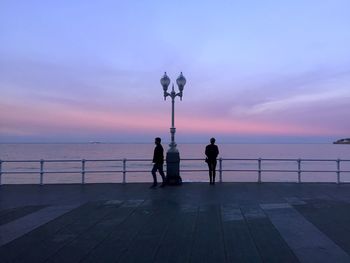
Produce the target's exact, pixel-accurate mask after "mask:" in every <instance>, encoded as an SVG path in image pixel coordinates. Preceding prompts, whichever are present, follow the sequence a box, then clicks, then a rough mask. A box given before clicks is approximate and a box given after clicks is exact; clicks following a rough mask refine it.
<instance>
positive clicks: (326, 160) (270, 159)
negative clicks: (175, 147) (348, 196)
mask: <svg viewBox="0 0 350 263" xmlns="http://www.w3.org/2000/svg"><path fill="white" fill-rule="evenodd" d="M83 160H84V161H85V162H122V161H123V160H124V159H58V160H55V159H48V160H46V159H42V161H44V162H81V161H83ZM125 160H126V161H128V162H151V161H152V159H125ZM204 160H205V158H183V159H180V161H204ZM218 160H219V159H218ZM221 160H223V161H258V160H261V161H291V162H292V161H293V162H294V161H295V162H297V161H302V162H303V161H306V162H335V161H338V160H339V161H340V162H350V159H299V158H295V159H292V158H288V159H285V158H221ZM40 161H41V160H1V162H3V163H18V162H27V163H30V162H40Z"/></svg>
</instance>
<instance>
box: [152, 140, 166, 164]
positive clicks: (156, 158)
mask: <svg viewBox="0 0 350 263" xmlns="http://www.w3.org/2000/svg"><path fill="white" fill-rule="evenodd" d="M153 162H154V163H157V164H163V163H164V149H163V146H162V145H161V144H157V146H156V147H155V148H154V154H153Z"/></svg>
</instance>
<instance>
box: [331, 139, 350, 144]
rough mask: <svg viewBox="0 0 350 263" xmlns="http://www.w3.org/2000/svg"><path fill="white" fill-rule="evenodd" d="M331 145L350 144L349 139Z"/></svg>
mask: <svg viewBox="0 0 350 263" xmlns="http://www.w3.org/2000/svg"><path fill="white" fill-rule="evenodd" d="M333 143H334V144H350V138H345V139H340V140H337V141H335V142H333Z"/></svg>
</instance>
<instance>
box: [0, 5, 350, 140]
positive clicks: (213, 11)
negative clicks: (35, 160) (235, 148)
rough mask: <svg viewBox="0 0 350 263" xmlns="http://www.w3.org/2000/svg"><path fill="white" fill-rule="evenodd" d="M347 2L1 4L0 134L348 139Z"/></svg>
mask: <svg viewBox="0 0 350 263" xmlns="http://www.w3.org/2000/svg"><path fill="white" fill-rule="evenodd" d="M349 10H350V1H348V0H332V1H329V0H293V1H289V0H287V1H278V0H266V1H260V0H244V1H243V0H242V1H241V0H237V1H234V0H231V1H224V0H216V1H204V0H201V1H190V0H187V1H182V0H180V1H165V0H163V1H156V0H155V1H146V0H144V1H143V0H130V1H118V0H113V1H106V0H100V1H89V0H84V1H83V0H75V1H68V0H60V1H40V0H38V1H36V0H26V1H25V0H1V1H0V92H1V96H0V143H9V142H90V141H99V142H126V143H127V142H149V141H153V139H154V137H157V136H160V137H162V138H163V140H165V141H169V140H170V134H169V128H170V126H171V101H170V100H169V98H167V100H166V101H164V97H163V89H162V86H161V84H160V78H161V77H162V76H163V74H164V72H165V71H166V72H167V75H168V76H169V77H170V79H171V82H172V83H174V84H175V90H177V86H176V78H177V77H178V76H179V74H180V72H183V75H184V76H185V78H186V80H187V83H186V85H185V88H184V94H183V99H182V101H180V100H179V98H176V101H175V127H176V141H177V142H183V143H190V142H206V141H208V140H209V138H210V137H216V138H217V141H218V142H231V143H250V142H253V143H305V142H311V143H313V142H315V143H318V142H321V143H327V142H332V141H334V140H336V139H340V138H346V137H350V121H348V119H349V113H348V112H349V108H350V49H349V47H350V30H349V28H350V16H349Z"/></svg>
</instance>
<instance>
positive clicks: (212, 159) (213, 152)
mask: <svg viewBox="0 0 350 263" xmlns="http://www.w3.org/2000/svg"><path fill="white" fill-rule="evenodd" d="M205 155H206V156H207V158H206V159H205V161H206V162H207V164H208V167H209V181H210V184H215V172H216V158H217V157H218V155H219V148H218V146H217V145H215V138H211V139H210V144H209V145H207V147H205Z"/></svg>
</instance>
